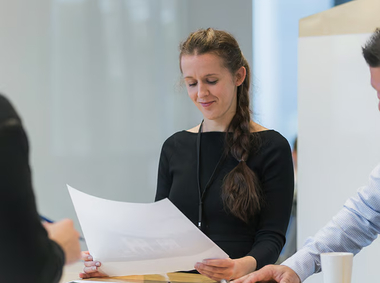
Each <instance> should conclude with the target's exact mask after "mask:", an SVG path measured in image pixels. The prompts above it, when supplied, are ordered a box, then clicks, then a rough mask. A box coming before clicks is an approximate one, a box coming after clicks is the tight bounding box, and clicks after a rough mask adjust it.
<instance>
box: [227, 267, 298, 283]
mask: <svg viewBox="0 0 380 283" xmlns="http://www.w3.org/2000/svg"><path fill="white" fill-rule="evenodd" d="M254 282H278V283H301V279H300V278H299V277H298V275H297V273H295V272H294V270H293V269H291V268H290V267H287V266H284V265H267V266H264V267H263V268H261V269H260V270H258V271H255V272H252V273H250V274H248V275H245V276H243V277H241V278H239V279H236V280H234V281H233V283H254Z"/></svg>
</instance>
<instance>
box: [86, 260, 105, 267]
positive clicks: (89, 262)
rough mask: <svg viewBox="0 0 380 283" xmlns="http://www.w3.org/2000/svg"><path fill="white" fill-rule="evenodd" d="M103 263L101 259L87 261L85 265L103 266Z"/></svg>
mask: <svg viewBox="0 0 380 283" xmlns="http://www.w3.org/2000/svg"><path fill="white" fill-rule="evenodd" d="M101 265H102V264H101V263H100V261H85V262H84V266H86V267H92V266H97V267H99V266H101Z"/></svg>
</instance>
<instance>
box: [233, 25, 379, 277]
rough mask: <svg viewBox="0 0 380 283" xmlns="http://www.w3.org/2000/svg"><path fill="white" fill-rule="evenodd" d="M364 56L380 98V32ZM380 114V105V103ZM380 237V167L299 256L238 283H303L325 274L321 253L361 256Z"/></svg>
mask: <svg viewBox="0 0 380 283" xmlns="http://www.w3.org/2000/svg"><path fill="white" fill-rule="evenodd" d="M363 56H364V59H365V60H366V62H367V64H368V66H369V70H370V73H371V85H372V87H373V88H374V89H375V90H376V92H377V97H378V98H379V99H380V29H376V31H375V32H374V33H373V34H372V36H371V37H370V39H369V40H368V41H367V43H366V44H365V46H364V47H363ZM378 109H379V111H380V102H379V104H378ZM379 234H380V164H379V165H377V166H376V167H375V168H374V169H373V170H372V172H371V174H370V177H369V182H368V184H367V186H365V187H362V188H360V189H359V190H358V192H357V193H356V195H355V196H353V197H351V198H349V199H348V200H347V201H346V203H345V204H344V207H343V208H342V209H341V210H340V211H339V212H338V214H337V215H335V216H334V217H333V219H332V220H331V221H330V222H329V223H328V224H327V225H326V226H325V227H323V228H322V229H321V230H319V231H318V232H317V233H316V235H315V236H314V237H311V238H309V239H308V240H307V241H306V243H305V245H304V246H303V247H302V249H300V250H299V251H298V252H297V253H296V254H295V255H293V256H292V257H290V258H289V259H288V260H286V261H285V262H284V263H283V264H282V265H268V266H266V267H264V268H262V269H261V270H259V271H257V272H253V273H251V274H249V275H246V276H244V277H242V278H240V279H238V280H235V281H234V283H253V282H266V281H270V282H279V283H299V282H303V281H304V280H305V279H306V278H308V277H309V276H311V275H312V274H314V273H317V272H320V271H321V258H320V254H321V253H325V252H351V253H353V254H357V253H358V252H359V251H360V250H361V249H362V248H364V247H366V246H368V245H369V244H371V243H372V242H373V241H374V240H375V239H376V238H377V237H378V235H379Z"/></svg>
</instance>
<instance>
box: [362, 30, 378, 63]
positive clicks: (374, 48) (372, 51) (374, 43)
mask: <svg viewBox="0 0 380 283" xmlns="http://www.w3.org/2000/svg"><path fill="white" fill-rule="evenodd" d="M362 50H363V56H364V59H365V61H366V62H367V64H368V65H369V66H370V67H372V68H377V67H380V29H379V28H377V29H376V30H375V32H374V33H373V34H372V35H371V37H370V38H369V39H368V41H367V42H366V44H365V45H364V47H362Z"/></svg>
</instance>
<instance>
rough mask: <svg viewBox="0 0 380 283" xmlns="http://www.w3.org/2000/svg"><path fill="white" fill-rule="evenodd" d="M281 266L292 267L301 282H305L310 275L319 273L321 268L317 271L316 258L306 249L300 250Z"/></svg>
mask: <svg viewBox="0 0 380 283" xmlns="http://www.w3.org/2000/svg"><path fill="white" fill-rule="evenodd" d="M281 265H285V266H287V267H290V268H291V269H293V270H294V271H295V273H297V275H298V276H299V278H300V279H301V282H303V281H304V280H305V279H306V278H308V277H309V276H310V275H313V274H314V273H315V272H319V271H320V268H318V270H316V265H317V264H316V259H315V256H313V255H312V254H310V253H309V252H308V251H307V250H306V249H300V250H299V251H298V252H297V253H295V254H294V255H293V256H291V257H290V258H288V259H287V260H285V261H284V262H283V263H282V264H281Z"/></svg>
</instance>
